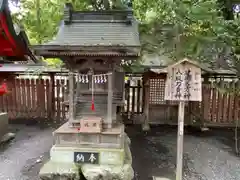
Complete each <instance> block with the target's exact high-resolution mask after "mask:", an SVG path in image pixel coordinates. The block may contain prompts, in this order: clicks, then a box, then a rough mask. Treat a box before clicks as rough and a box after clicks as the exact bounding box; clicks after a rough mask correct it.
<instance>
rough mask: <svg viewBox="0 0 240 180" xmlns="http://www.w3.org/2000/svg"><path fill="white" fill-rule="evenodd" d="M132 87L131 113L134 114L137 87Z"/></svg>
mask: <svg viewBox="0 0 240 180" xmlns="http://www.w3.org/2000/svg"><path fill="white" fill-rule="evenodd" d="M131 89H132V104H131V105H132V110H131V113H132V114H133V113H134V112H135V97H136V94H135V92H136V88H135V87H131Z"/></svg>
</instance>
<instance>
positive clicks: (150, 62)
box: [142, 55, 236, 76]
mask: <svg viewBox="0 0 240 180" xmlns="http://www.w3.org/2000/svg"><path fill="white" fill-rule="evenodd" d="M182 61H184V59H183V60H182ZM182 61H178V62H177V63H181V62H182ZM191 62H192V63H193V64H195V65H196V66H198V67H200V68H201V69H202V71H203V74H212V75H226V76H228V75H229V76H235V75H236V70H234V69H230V68H222V67H220V68H217V67H214V66H212V65H211V64H209V63H199V62H196V61H191ZM171 65H172V63H171V60H170V59H169V58H167V57H164V56H160V57H159V56H156V55H146V57H145V58H144V62H143V64H142V66H143V68H144V69H145V71H152V72H154V73H157V74H162V73H163V74H166V73H167V67H169V66H171Z"/></svg>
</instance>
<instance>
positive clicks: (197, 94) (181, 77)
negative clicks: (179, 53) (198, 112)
mask: <svg viewBox="0 0 240 180" xmlns="http://www.w3.org/2000/svg"><path fill="white" fill-rule="evenodd" d="M167 69H168V74H167V81H166V88H165V100H170V101H202V78H201V68H200V67H198V66H197V65H196V64H195V63H192V62H191V61H189V60H183V61H180V62H178V63H176V64H174V65H172V66H169V67H168V68H167Z"/></svg>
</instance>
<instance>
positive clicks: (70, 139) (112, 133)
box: [53, 123, 124, 149]
mask: <svg viewBox="0 0 240 180" xmlns="http://www.w3.org/2000/svg"><path fill="white" fill-rule="evenodd" d="M53 135H54V143H55V145H61V146H77V147H82V148H89V147H93V148H114V149H116V148H119V149H122V148H123V147H124V142H123V139H124V125H119V126H117V127H115V128H112V129H103V131H102V132H101V133H83V132H79V131H78V130H77V128H71V127H69V126H68V124H67V123H65V124H64V125H62V126H61V127H60V128H59V129H57V130H56V131H55V132H54V133H53Z"/></svg>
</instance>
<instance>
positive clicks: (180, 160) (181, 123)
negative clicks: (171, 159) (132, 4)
mask: <svg viewBox="0 0 240 180" xmlns="http://www.w3.org/2000/svg"><path fill="white" fill-rule="evenodd" d="M184 110H185V102H184V101H180V102H179V107H178V138H177V173H176V180H182V171H183V170H182V168H183V167H182V165H183V135H184Z"/></svg>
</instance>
